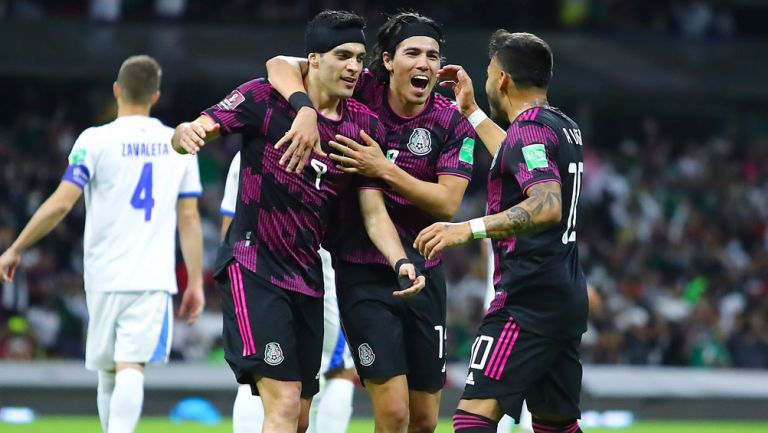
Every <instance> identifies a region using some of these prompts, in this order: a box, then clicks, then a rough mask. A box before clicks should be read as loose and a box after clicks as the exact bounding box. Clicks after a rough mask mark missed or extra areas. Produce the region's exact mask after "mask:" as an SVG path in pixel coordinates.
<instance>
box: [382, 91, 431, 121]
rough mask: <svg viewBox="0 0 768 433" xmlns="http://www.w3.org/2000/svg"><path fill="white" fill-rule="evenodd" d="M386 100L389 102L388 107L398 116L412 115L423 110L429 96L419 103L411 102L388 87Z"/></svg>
mask: <svg viewBox="0 0 768 433" xmlns="http://www.w3.org/2000/svg"><path fill="white" fill-rule="evenodd" d="M387 102H388V103H389V108H391V109H392V111H394V112H395V114H397V115H398V116H400V117H413V116H415V115H417V114H419V113H421V112H422V111H424V107H425V106H426V105H427V102H429V98H427V100H426V101H424V102H423V103H421V104H411V103H409V102H408V101H407V100H406V99H405V96H403V95H400V94H398V93H397V92H395V91H394V90H392V87H390V88H389V92H387Z"/></svg>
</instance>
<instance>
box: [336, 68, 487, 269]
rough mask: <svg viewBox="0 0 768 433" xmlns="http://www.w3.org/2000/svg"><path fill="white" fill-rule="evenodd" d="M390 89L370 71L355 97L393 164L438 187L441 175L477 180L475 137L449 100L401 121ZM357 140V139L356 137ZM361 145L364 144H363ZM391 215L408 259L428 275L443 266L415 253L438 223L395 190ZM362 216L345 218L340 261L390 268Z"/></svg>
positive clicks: (435, 101) (432, 101)
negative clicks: (382, 133)
mask: <svg viewBox="0 0 768 433" xmlns="http://www.w3.org/2000/svg"><path fill="white" fill-rule="evenodd" d="M388 95H389V85H388V84H387V83H384V82H381V81H379V80H377V79H376V77H375V76H374V75H373V74H372V73H371V72H370V71H367V70H366V71H364V72H363V73H362V74H361V76H360V79H359V80H358V83H357V87H356V88H355V94H354V97H355V99H357V100H358V101H360V102H362V103H364V104H365V105H367V106H368V108H370V109H371V110H372V111H373V112H375V113H376V114H377V115H378V116H379V119H381V122H382V123H383V124H384V127H385V128H386V140H385V141H382V142H379V144H381V146H382V148H383V149H384V152H385V153H386V155H387V158H389V159H390V160H391V161H392V162H393V163H395V164H397V166H398V167H400V168H402V169H403V170H404V171H406V172H407V173H408V174H410V175H411V176H413V177H415V178H417V179H419V180H423V181H426V182H437V178H438V176H440V175H451V176H459V177H463V178H465V179H470V178H471V176H472V164H473V157H472V154H473V150H474V145H475V131H474V129H473V128H472V125H470V124H469V122H468V121H467V120H466V119H465V118H464V117H463V116H462V115H461V113H460V112H459V110H458V109H457V108H456V106H455V104H454V103H453V102H452V101H451V100H450V99H448V98H445V97H443V96H441V95H439V94H437V93H432V95H431V96H430V97H429V100H428V102H427V104H426V105H425V107H424V109H423V111H422V112H421V113H419V114H417V115H415V116H413V117H401V116H399V115H397V114H396V113H395V112H394V111H392V108H391V107H390V105H389V102H388ZM351 138H357V135H355V136H353V137H351ZM358 141H359V139H358ZM384 193H385V197H386V203H387V210H388V212H389V216H390V217H391V218H392V221H393V222H394V224H395V226H396V227H397V231H398V233H399V234H400V238H401V240H402V242H403V247H404V248H405V250H406V252H407V254H408V257H409V258H410V259H411V260H412V261H413V262H414V263H415V264H416V265H417V266H419V267H421V268H422V269H425V268H430V267H432V266H435V265H437V264H438V263H440V257H439V256H438V257H436V258H435V259H433V260H430V261H425V259H424V257H422V256H421V255H420V254H419V252H418V251H417V250H416V249H414V248H413V247H412V245H413V241H414V240H415V239H416V236H417V235H418V234H419V232H420V231H421V230H422V229H424V228H425V227H428V226H429V225H431V224H433V223H435V222H437V219H436V218H435V217H433V216H432V215H430V214H429V213H427V212H425V211H423V210H421V209H420V208H419V207H417V206H416V205H415V204H413V203H412V202H411V201H410V200H408V199H406V198H405V197H403V196H401V195H400V194H398V193H397V192H395V191H394V190H391V189H388V188H387V189H385V190H384ZM359 215H360V212H359V211H355V210H354V209H350V210H349V211H348V212H345V217H347V218H349V219H350V223H349V224H346V225H345V227H343V233H338V237H339V240H340V242H339V243H338V245H337V246H338V248H335V247H334V248H333V249H332V251H331V252H332V253H334V256H335V259H336V260H342V261H345V262H348V263H360V264H374V263H377V264H387V261H386V259H385V258H384V256H383V255H382V254H381V253H380V252H379V251H378V250H377V249H376V247H374V246H373V244H372V243H371V241H370V239H369V238H368V235H367V234H366V232H365V230H364V229H363V227H362V224H361V223H358V222H356V219H359Z"/></svg>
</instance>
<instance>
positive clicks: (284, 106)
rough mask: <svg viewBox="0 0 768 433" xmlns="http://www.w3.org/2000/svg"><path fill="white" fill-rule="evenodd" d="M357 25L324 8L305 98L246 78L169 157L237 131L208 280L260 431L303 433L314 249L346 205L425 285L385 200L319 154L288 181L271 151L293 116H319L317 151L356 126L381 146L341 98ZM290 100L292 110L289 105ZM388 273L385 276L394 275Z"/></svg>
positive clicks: (312, 31)
mask: <svg viewBox="0 0 768 433" xmlns="http://www.w3.org/2000/svg"><path fill="white" fill-rule="evenodd" d="M363 27H364V20H363V19H362V18H361V17H359V16H358V15H356V14H353V13H350V12H346V11H323V12H321V13H320V14H318V15H317V16H316V17H315V18H313V20H312V21H310V23H309V24H308V26H307V33H306V52H307V59H308V61H309V63H310V72H309V74H308V76H307V80H306V83H305V88H304V90H305V91H306V93H305V94H304V100H303V101H292V100H288V99H286V98H283V97H281V96H280V95H279V94H278V93H277V92H276V91H275V90H274V89H273V88H272V86H271V85H270V84H269V83H268V82H267V80H264V79H255V80H251V81H248V82H246V83H244V84H242V85H240V86H238V88H237V89H235V90H234V91H232V92H231V93H230V94H229V95H228V96H227V97H226V98H225V99H224V100H222V101H221V102H219V103H218V104H216V105H214V106H212V107H210V108H208V109H207V110H205V111H204V112H203V114H202V115H201V116H200V117H199V118H198V119H197V120H195V121H193V122H190V123H182V124H181V125H179V126H178V127H177V128H176V132H175V134H174V137H173V139H172V143H173V145H174V149H176V150H177V151H178V152H181V153H183V152H191V153H194V152H197V151H199V150H200V149H201V148H202V147H203V146H204V145H205V143H206V142H207V141H210V140H211V139H213V138H215V136H217V135H219V134H225V135H226V134H233V133H242V134H243V135H244V140H243V145H242V147H241V152H240V155H241V164H240V177H239V178H240V184H239V188H238V194H237V201H236V206H235V215H234V219H233V221H232V223H231V225H230V227H229V229H228V231H227V233H226V235H225V241H224V242H223V243H222V245H221V247H220V248H219V254H218V258H217V269H216V273H215V277H216V278H217V281H218V282H219V283H220V284H219V293H220V295H221V300H222V301H221V304H222V310H223V312H224V349H225V357H226V360H227V362H228V363H229V365H230V367H231V368H232V370H233V372H234V373H235V376H236V378H237V381H238V382H239V383H241V384H249V385H251V388H252V391H253V392H254V394H256V393H258V394H259V395H260V396H261V398H262V402H263V404H264V412H265V421H264V427H263V429H264V431H265V432H267V431H268V432H270V433H271V432H275V433H277V432H283V433H288V432H296V431H300V432H303V431H304V430H305V429H306V428H307V424H308V412H309V406H310V402H311V399H312V396H313V395H314V394H316V393H317V392H318V388H319V384H318V378H317V373H318V370H319V368H320V363H321V362H320V361H321V354H322V343H323V329H324V323H323V322H324V320H323V304H324V302H323V273H322V264H321V260H320V256H319V253H318V249H319V247H320V242H321V240H322V239H324V238H325V236H326V233H327V232H328V231H329V229H330V228H332V227H335V226H338V225H340V224H341V223H340V222H339V221H338V220H336V219H335V218H336V217H337V216H338V214H339V212H338V208H339V207H340V206H342V205H343V204H345V203H344V202H346V201H355V203H357V202H358V198H359V208H360V209H361V210H362V212H361V220H362V224H364V225H365V227H366V228H367V229H369V230H370V231H371V232H370V233H369V236H371V239H372V240H373V241H374V242H375V243H376V245H379V246H380V247H381V248H382V251H383V254H384V255H385V256H386V257H387V258H388V260H389V264H390V265H391V266H393V269H395V268H396V269H398V272H399V273H400V274H401V275H403V276H404V275H405V274H404V273H405V272H410V273H409V274H408V277H413V278H406V279H407V280H410V281H415V283H414V284H413V285H412V287H410V288H407V289H405V290H406V291H411V292H414V293H415V292H418V291H419V290H420V289H421V288H423V287H424V277H423V276H421V277H417V276H416V269H415V268H414V265H413V264H411V263H410V262H409V261H408V260H407V259H406V258H405V254H406V253H405V251H404V250H403V248H402V245H401V241H400V239H399V236H398V234H397V231H396V228H395V226H394V225H393V224H392V222H391V220H390V219H389V216H388V214H387V212H386V207H385V202H384V197H383V194H382V193H381V192H380V191H376V190H375V189H371V188H369V187H368V184H367V182H366V181H364V180H362V179H360V178H359V177H357V176H355V175H351V174H348V173H344V172H343V171H341V170H340V169H338V168H337V167H336V165H335V164H334V163H333V161H332V160H330V159H329V158H328V157H327V155H326V156H321V155H316V156H315V157H314V158H312V160H311V161H310V164H309V165H308V166H307V167H306V169H305V170H304V171H302V172H301V173H299V174H297V175H291V174H288V173H286V172H285V170H283V169H282V168H281V167H280V166H279V164H278V160H279V157H280V154H281V153H280V152H279V151H278V149H276V148H275V146H274V144H275V143H277V142H278V141H279V140H280V138H281V137H283V136H284V135H285V132H286V131H287V130H288V127H289V126H290V124H291V123H292V122H293V120H294V119H295V118H296V117H297V116H298V115H299V114H298V113H297V112H299V111H305V112H309V113H311V114H312V115H314V116H317V117H318V118H319V121H318V128H319V132H320V137H321V140H322V146H323V147H324V148H325V149H326V151H328V152H330V148H329V147H328V144H327V142H328V141H331V140H333V139H334V138H335V136H336V135H337V134H347V135H349V134H356V133H359V132H360V131H361V130H365V131H368V133H370V134H372V135H373V136H377V137H379V138H378V139H380V140H383V137H384V135H385V130H384V128H383V126H382V125H381V122H380V121H379V119H378V117H377V116H376V115H375V114H374V113H372V112H371V111H370V110H369V109H368V108H367V107H365V105H363V104H361V103H359V102H357V101H355V100H354V99H352V98H351V97H350V96H351V95H352V92H353V90H354V87H355V83H356V82H357V80H358V78H359V75H360V72H361V70H362V61H363V58H364V57H365V37H364V33H363ZM293 102H295V103H296V105H298V107H296V106H292V105H291V103H293ZM393 272H394V271H393Z"/></svg>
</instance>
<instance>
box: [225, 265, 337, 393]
mask: <svg viewBox="0 0 768 433" xmlns="http://www.w3.org/2000/svg"><path fill="white" fill-rule="evenodd" d="M217 279H218V281H219V293H220V295H221V309H222V311H223V315H224V351H225V356H226V360H227V363H229V366H230V367H231V368H232V371H233V372H234V373H235V377H236V378H237V381H238V382H239V383H242V384H249V385H251V390H252V392H253V393H254V395H258V390H257V389H256V386H255V382H254V380H253V377H254V376H262V377H268V378H270V379H275V380H282V381H301V385H302V387H301V396H302V397H304V398H311V397H312V396H313V395H315V394H317V392H318V390H319V381H318V377H317V374H318V371H319V370H320V358H321V356H322V351H323V298H313V297H310V296H307V295H303V294H301V293H296V292H290V291H287V290H284V289H282V288H280V287H276V286H274V285H272V284H270V283H269V282H267V281H265V280H264V279H262V278H260V277H258V276H256V275H254V274H253V273H252V272H251V271H249V270H248V269H246V268H245V267H243V266H240V264H239V263H237V262H234V261H233V262H232V263H231V264H229V265H228V266H227V267H226V268H224V270H223V271H222V272H221V273H220V274H219V275H217Z"/></svg>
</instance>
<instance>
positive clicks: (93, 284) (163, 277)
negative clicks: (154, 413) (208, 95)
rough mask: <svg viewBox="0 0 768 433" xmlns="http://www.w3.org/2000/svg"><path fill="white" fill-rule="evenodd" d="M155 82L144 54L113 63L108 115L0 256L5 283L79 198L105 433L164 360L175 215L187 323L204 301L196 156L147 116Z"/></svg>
mask: <svg viewBox="0 0 768 433" xmlns="http://www.w3.org/2000/svg"><path fill="white" fill-rule="evenodd" d="M160 77H161V69H160V65H159V64H158V63H157V61H155V60H154V59H153V58H151V57H149V56H134V57H129V58H128V59H127V60H126V61H125V62H124V63H123V65H122V66H121V67H120V72H118V74H117V81H116V82H115V83H114V84H113V86H112V91H113V93H114V96H115V99H116V100H117V119H115V120H114V121H112V122H111V123H108V124H106V125H102V126H97V127H93V128H88V129H86V130H85V131H83V133H82V134H80V136H79V137H78V139H77V141H76V142H75V144H74V147H73V148H72V152H71V153H70V155H69V167H68V168H67V171H66V172H65V173H64V177H63V179H62V182H61V183H60V184H59V186H58V188H57V189H56V191H54V192H53V194H52V195H51V196H50V197H49V198H48V199H47V200H46V201H45V202H44V203H43V204H42V205H41V206H40V208H39V209H38V210H37V211H36V212H35V214H34V215H33V216H32V219H31V220H30V221H29V223H27V226H26V227H25V228H24V230H23V231H22V232H21V234H20V235H19V237H18V238H17V239H16V241H14V242H13V244H12V245H11V247H10V248H8V250H7V251H6V252H5V253H3V255H2V256H0V269H2V272H3V279H4V280H6V281H10V280H11V279H13V274H14V271H15V269H16V267H17V266H18V264H19V263H20V260H21V254H22V253H23V252H24V250H26V249H27V248H29V247H31V246H32V245H33V244H34V243H35V242H37V241H38V240H39V239H41V238H42V237H43V236H45V235H46V234H47V233H48V232H50V231H51V230H53V228H54V227H56V225H58V223H59V222H60V221H61V220H62V219H63V218H64V216H66V215H67V213H68V212H69V211H70V210H71V209H72V206H73V205H74V204H75V202H77V200H78V199H79V198H80V196H81V195H82V194H83V193H85V209H86V219H85V235H84V241H83V250H84V262H85V263H84V279H85V293H86V300H87V303H88V313H89V315H90V318H89V321H88V335H87V341H86V352H85V365H86V368H88V369H90V370H96V371H98V391H97V403H98V404H97V407H98V411H99V418H100V419H101V426H102V430H103V431H104V432H109V433H124V432H132V431H133V430H134V428H135V427H136V423H137V422H138V419H139V416H140V414H141V406H142V402H143V398H144V389H143V386H144V374H143V371H144V366H145V364H146V363H148V362H156V361H162V362H165V361H167V359H168V353H169V351H170V343H171V330H172V329H173V324H172V320H173V315H172V314H171V312H172V302H171V295H172V294H174V293H176V287H177V286H176V275H175V269H174V268H175V265H174V261H175V258H176V255H175V231H176V225H177V223H176V220H177V217H178V231H179V240H180V244H181V252H182V255H183V256H184V263H185V265H186V268H187V275H188V283H187V289H186V290H185V291H184V295H183V297H182V302H181V308H180V309H179V316H180V317H181V318H183V319H186V320H187V321H188V322H189V323H191V322H193V321H194V320H196V319H197V317H198V316H199V315H200V313H201V312H202V310H203V305H204V297H203V277H202V242H203V241H202V234H201V228H200V216H199V214H198V210H197V197H198V196H200V195H201V192H202V187H201V185H200V175H199V172H198V167H197V158H195V157H193V156H182V155H178V154H177V153H176V152H174V151H173V150H172V148H171V142H170V140H171V135H173V129H172V128H169V127H167V126H165V125H163V124H162V123H161V122H160V121H159V120H157V119H154V118H152V117H149V112H150V109H151V108H152V106H153V105H154V104H155V103H156V102H157V100H158V98H159V97H160V90H159V89H160Z"/></svg>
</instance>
